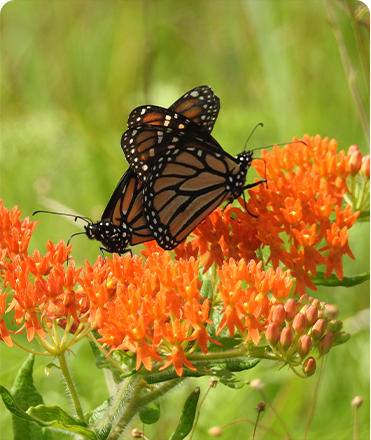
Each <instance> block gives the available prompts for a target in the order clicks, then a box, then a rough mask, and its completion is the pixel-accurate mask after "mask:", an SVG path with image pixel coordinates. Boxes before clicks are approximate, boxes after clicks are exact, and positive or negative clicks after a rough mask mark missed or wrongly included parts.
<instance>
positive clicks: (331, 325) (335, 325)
mask: <svg viewBox="0 0 371 440" xmlns="http://www.w3.org/2000/svg"><path fill="white" fill-rule="evenodd" d="M342 328H343V321H338V320H337V319H333V320H332V321H330V322H328V323H327V331H329V332H330V333H335V332H339V331H340V330H341V329H342Z"/></svg>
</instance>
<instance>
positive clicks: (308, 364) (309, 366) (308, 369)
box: [303, 357, 316, 377]
mask: <svg viewBox="0 0 371 440" xmlns="http://www.w3.org/2000/svg"><path fill="white" fill-rule="evenodd" d="M315 371H316V360H315V359H314V358H313V357H309V358H308V359H307V360H306V361H305V362H304V364H303V372H304V374H305V375H306V376H307V377H309V376H312V374H314V373H315Z"/></svg>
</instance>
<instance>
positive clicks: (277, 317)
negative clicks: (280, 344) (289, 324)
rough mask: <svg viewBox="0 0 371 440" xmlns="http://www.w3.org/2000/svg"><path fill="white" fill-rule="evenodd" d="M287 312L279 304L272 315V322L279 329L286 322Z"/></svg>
mask: <svg viewBox="0 0 371 440" xmlns="http://www.w3.org/2000/svg"><path fill="white" fill-rule="evenodd" d="M285 319H286V310H285V308H284V306H283V304H277V305H276V307H275V308H274V310H273V313H272V322H274V323H276V324H277V326H278V327H281V325H282V324H283V323H284V322H285Z"/></svg>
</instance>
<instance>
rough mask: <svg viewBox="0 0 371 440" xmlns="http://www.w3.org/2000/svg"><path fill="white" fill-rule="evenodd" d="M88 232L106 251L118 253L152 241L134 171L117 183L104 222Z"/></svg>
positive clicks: (94, 225) (103, 217)
mask: <svg viewBox="0 0 371 440" xmlns="http://www.w3.org/2000/svg"><path fill="white" fill-rule="evenodd" d="M85 229H86V234H87V236H88V237H89V238H91V239H95V240H98V241H100V242H101V243H102V245H103V246H104V248H103V249H104V250H106V251H108V252H117V253H119V254H121V253H124V252H125V251H127V248H128V247H129V246H130V245H134V244H139V243H143V242H145V241H149V240H153V236H152V234H151V232H150V231H149V229H148V227H147V224H146V222H145V220H144V217H143V192H142V184H141V181H140V180H139V179H138V177H137V175H136V174H135V173H134V172H133V170H132V169H130V168H129V169H128V170H127V171H126V173H125V174H124V175H123V176H122V178H121V179H120V181H119V183H118V184H117V186H116V189H115V191H114V192H113V194H112V197H111V199H110V201H109V202H108V204H107V207H106V209H105V210H104V212H103V215H102V219H101V221H99V222H97V223H93V224H89V225H88V226H86V228H85Z"/></svg>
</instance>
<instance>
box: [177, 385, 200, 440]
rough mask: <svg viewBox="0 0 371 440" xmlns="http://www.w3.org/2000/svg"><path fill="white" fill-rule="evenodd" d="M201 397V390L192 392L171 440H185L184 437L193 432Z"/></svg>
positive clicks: (197, 389) (196, 389)
mask: <svg viewBox="0 0 371 440" xmlns="http://www.w3.org/2000/svg"><path fill="white" fill-rule="evenodd" d="M199 397H200V388H199V387H197V388H195V389H194V390H193V391H192V393H191V394H190V395H189V397H188V399H187V400H186V402H185V404H184V407H183V411H182V415H181V416H180V420H179V423H178V426H177V428H176V430H175V431H174V432H173V434H172V435H171V437H170V440H183V439H184V437H185V436H187V435H188V434H189V433H190V432H191V429H192V426H193V423H194V420H195V416H196V409H197V403H198V399H199Z"/></svg>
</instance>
